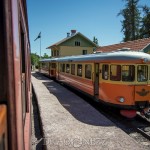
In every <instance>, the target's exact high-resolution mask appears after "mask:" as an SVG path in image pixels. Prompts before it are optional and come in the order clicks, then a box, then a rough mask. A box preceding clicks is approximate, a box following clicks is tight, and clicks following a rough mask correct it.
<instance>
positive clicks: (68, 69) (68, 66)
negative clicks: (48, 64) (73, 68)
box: [66, 64, 70, 73]
mask: <svg viewBox="0 0 150 150" xmlns="http://www.w3.org/2000/svg"><path fill="white" fill-rule="evenodd" d="M66 73H70V64H66Z"/></svg>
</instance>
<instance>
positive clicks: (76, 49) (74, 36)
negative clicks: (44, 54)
mask: <svg viewBox="0 0 150 150" xmlns="http://www.w3.org/2000/svg"><path fill="white" fill-rule="evenodd" d="M97 47H98V45H97V44H95V43H94V42H92V41H91V40H90V39H88V38H87V37H85V36H84V35H83V34H81V33H80V32H77V33H76V30H71V34H70V33H67V37H66V38H64V39H63V40H61V41H59V42H57V43H55V44H53V45H51V46H49V47H47V49H51V55H52V57H63V56H72V55H85V54H91V53H93V52H94V51H95V49H96V48H97Z"/></svg>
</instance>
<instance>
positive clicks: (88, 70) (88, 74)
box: [85, 64, 92, 79]
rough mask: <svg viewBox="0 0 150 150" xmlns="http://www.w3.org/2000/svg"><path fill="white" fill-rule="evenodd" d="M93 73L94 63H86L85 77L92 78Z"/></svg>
mask: <svg viewBox="0 0 150 150" xmlns="http://www.w3.org/2000/svg"><path fill="white" fill-rule="evenodd" d="M91 74H92V65H90V64H87V65H85V77H86V78H88V79H91Z"/></svg>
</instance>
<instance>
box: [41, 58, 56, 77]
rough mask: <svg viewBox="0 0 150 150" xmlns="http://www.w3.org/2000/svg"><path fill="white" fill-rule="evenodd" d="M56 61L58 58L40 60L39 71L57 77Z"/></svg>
mask: <svg viewBox="0 0 150 150" xmlns="http://www.w3.org/2000/svg"><path fill="white" fill-rule="evenodd" d="M56 61H57V58H51V59H42V60H40V68H39V72H40V73H43V74H45V75H46V76H49V77H51V78H54V79H55V78H56V71H57V62H56Z"/></svg>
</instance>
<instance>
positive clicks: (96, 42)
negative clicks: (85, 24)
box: [93, 36, 98, 45]
mask: <svg viewBox="0 0 150 150" xmlns="http://www.w3.org/2000/svg"><path fill="white" fill-rule="evenodd" d="M93 42H94V43H95V44H97V45H98V39H97V38H96V37H95V36H94V38H93Z"/></svg>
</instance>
